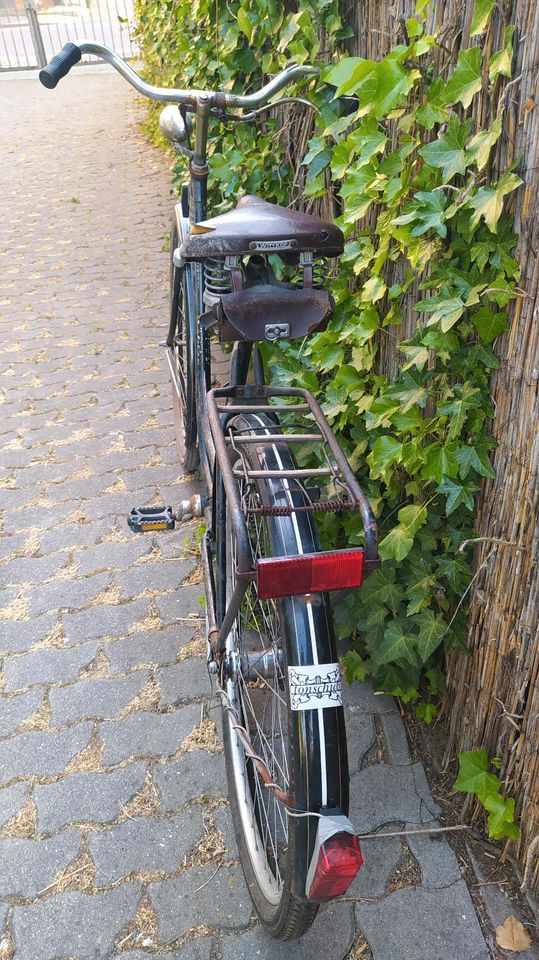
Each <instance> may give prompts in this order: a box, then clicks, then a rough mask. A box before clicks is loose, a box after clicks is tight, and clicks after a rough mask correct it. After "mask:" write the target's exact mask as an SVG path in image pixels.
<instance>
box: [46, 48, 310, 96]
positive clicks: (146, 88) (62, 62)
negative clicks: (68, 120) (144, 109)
mask: <svg viewBox="0 0 539 960" xmlns="http://www.w3.org/2000/svg"><path fill="white" fill-rule="evenodd" d="M83 53H90V54H93V55H94V56H96V57H99V58H100V59H101V60H105V61H106V62H107V63H110V64H111V66H113V67H114V68H115V70H117V71H118V73H120V74H121V75H122V77H124V79H125V80H127V81H128V83H130V84H131V86H132V87H134V88H135V90H138V92H139V93H141V94H142V95H143V96H145V97H148V98H149V99H150V100H159V101H161V102H165V103H182V104H184V106H186V107H189V108H191V109H194V108H195V107H196V104H197V101H198V100H199V99H201V98H202V99H208V100H210V101H211V104H212V106H217V107H221V108H225V107H239V108H245V109H252V108H254V107H259V106H262V105H263V104H265V103H267V102H268V101H269V100H270V99H271V97H272V96H273V95H274V94H275V93H278V92H279V90H282V89H283V87H285V86H287V84H289V83H291V82H292V80H295V79H296V78H297V77H313V76H318V74H319V73H320V71H319V70H318V68H317V67H309V66H301V65H299V64H293V65H291V66H290V67H287V68H286V69H285V70H283V71H281V73H278V74H277V76H276V77H274V78H273V80H270V81H269V83H266V85H265V86H263V87H262V88H261V89H260V90H258V92H257V93H251V94H247V95H245V96H240V95H239V94H235V93H221V92H220V91H216V92H212V91H211V90H177V89H174V88H172V89H170V90H167V89H166V87H154V86H152V84H150V83H146V81H145V80H143V79H142V77H140V76H139V75H138V73H137V72H136V71H135V70H133V67H131V66H130V65H129V64H128V63H126V61H125V60H123V59H122V57H119V56H118V54H117V53H114V51H113V50H110V49H109V48H108V47H105V46H104V45H103V44H101V43H96V42H94V41H93V40H83V41H82V42H81V43H79V44H74V43H66V45H65V47H63V49H62V50H61V51H60V53H57V54H56V56H54V57H53V58H52V60H51V61H50V63H48V64H47V66H46V67H44V68H43V70H40V72H39V79H40V81H41V83H42V84H43V86H44V87H47V88H48V89H49V90H53V89H54V87H55V86H56V85H57V83H58V82H59V80H61V79H62V77H65V76H66V74H68V73H69V71H70V70H71V67H73V66H75V64H76V63H78V62H79V60H80V59H81V57H82V55H83Z"/></svg>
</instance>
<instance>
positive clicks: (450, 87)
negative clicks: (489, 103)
mask: <svg viewBox="0 0 539 960" xmlns="http://www.w3.org/2000/svg"><path fill="white" fill-rule="evenodd" d="M482 66H483V63H482V59H481V51H480V49H479V47H470V49H469V50H461V51H460V53H459V55H458V59H457V66H456V67H455V69H454V71H453V73H452V74H451V76H450V78H449V80H448V81H447V83H446V84H445V89H444V92H443V95H442V98H441V99H442V103H443V104H444V105H445V106H450V105H451V104H454V103H462V106H463V107H464V108H466V107H469V106H470V104H471V102H472V100H473V98H474V96H475V94H476V93H479V91H480V89H481V83H482V81H481V71H482Z"/></svg>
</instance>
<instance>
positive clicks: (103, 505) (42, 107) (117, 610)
mask: <svg viewBox="0 0 539 960" xmlns="http://www.w3.org/2000/svg"><path fill="white" fill-rule="evenodd" d="M1 88H2V89H1V93H2V98H1V99H2V104H3V112H4V120H3V133H4V139H3V145H2V148H1V149H2V151H3V156H2V163H1V166H0V180H1V186H2V195H3V200H4V203H3V208H4V216H3V217H2V220H1V222H0V249H1V253H2V261H3V267H2V272H1V274H0V306H1V315H2V334H3V336H2V346H1V352H2V359H1V369H0V374H1V381H0V382H1V386H2V391H1V400H0V402H1V404H2V406H1V410H2V418H1V422H0V446H1V465H2V469H1V474H0V477H1V479H0V485H1V498H2V505H3V508H4V514H3V536H2V541H1V544H2V565H1V567H0V570H1V579H2V588H1V596H0V628H1V629H0V633H1V643H0V656H2V657H3V673H2V684H3V696H2V698H1V701H0V737H1V738H0V771H1V776H0V784H1V786H0V829H1V833H0V859H1V861H2V864H3V866H2V871H1V876H0V936H2V932H3V939H2V940H1V943H0V957H2V958H4V960H7V958H11V957H15V960H59V958H62V960H65V958H72V960H73V958H75V960H112V958H117V960H120V958H121V960H144V958H146V960H147V958H148V957H150V956H153V955H155V954H159V955H161V954H163V955H165V956H166V957H168V958H170V960H177V958H180V957H181V958H182V960H210V958H211V960H217V958H221V960H242V958H253V957H257V958H262V960H277V958H284V957H286V958H288V960H301V958H309V960H318V958H319V960H342V958H344V957H345V956H346V957H349V958H353V960H359V958H361V960H369V958H370V957H371V956H372V957H373V958H374V960H442V958H443V960H457V958H458V960H487V958H488V956H489V954H488V951H487V949H486V946H485V942H484V940H483V937H482V934H481V930H480V928H479V924H478V922H477V920H476V917H475V913H474V909H473V905H472V902H471V899H470V896H469V893H468V890H467V887H466V885H465V883H464V880H463V879H462V877H461V873H460V870H459V866H458V863H457V860H456V858H455V855H454V854H453V852H452V850H451V848H450V847H449V845H448V844H447V843H446V842H445V840H432V839H427V838H425V837H419V836H409V837H408V842H407V843H406V844H403V843H402V842H401V839H402V838H400V837H392V838H388V839H385V840H378V841H376V840H370V841H367V842H365V843H364V844H363V849H364V853H365V860H366V866H365V867H364V869H363V870H362V872H361V873H360V875H359V877H358V879H357V880H356V881H355V883H354V886H353V888H352V890H351V891H350V896H351V897H355V898H357V899H356V900H352V899H348V900H346V901H344V902H341V903H339V904H336V905H333V906H331V907H329V908H328V909H326V910H324V911H322V912H321V914H320V917H319V919H318V921H317V922H316V924H315V926H314V927H313V929H312V930H311V931H310V932H309V934H308V935H307V936H306V937H305V939H304V940H303V941H301V942H300V943H297V944H290V945H280V944H275V943H273V942H272V941H270V940H269V939H268V937H267V936H266V935H265V934H264V932H263V931H261V929H260V927H259V926H258V925H257V924H256V921H255V920H254V918H253V917H252V911H251V904H250V901H249V897H248V895H247V892H246V888H245V885H244V882H243V878H242V874H241V871H240V868H239V865H238V863H237V860H236V851H235V845H234V840H233V837H232V833H231V825H230V820H229V811H228V807H227V801H226V796H225V795H226V787H225V776H224V768H223V758H222V753H221V748H220V743H219V739H218V737H217V736H216V730H215V725H214V723H213V720H211V719H207V717H206V715H205V714H204V712H203V707H204V703H205V702H207V698H208V693H209V687H208V680H207V675H206V672H205V668H204V659H203V654H204V644H203V642H202V639H201V635H200V627H201V625H202V624H201V620H200V607H199V603H198V597H199V595H200V594H201V592H202V587H201V585H200V583H199V577H198V574H197V571H196V561H195V554H194V551H193V550H192V549H190V548H189V542H188V541H187V544H186V543H185V538H186V536H187V537H188V535H189V534H190V533H192V532H193V531H192V528H191V531H189V529H188V530H187V531H186V532H181V533H180V534H179V535H163V536H162V537H161V538H160V539H159V540H157V539H156V540H155V541H152V539H151V538H149V539H147V538H146V537H139V538H136V537H134V536H133V535H130V534H129V532H128V531H127V528H126V523H125V515H126V513H127V512H128V511H129V509H130V508H131V506H132V505H133V504H134V503H137V504H144V503H151V502H152V501H154V502H159V501H167V502H169V501H171V500H172V501H173V500H175V499H178V498H180V497H181V496H183V495H185V494H187V495H188V494H189V492H190V490H191V489H192V488H191V487H190V485H189V483H188V482H187V481H186V480H185V479H183V478H182V477H180V476H179V470H178V466H177V461H176V454H175V446H174V439H173V430H172V417H171V407H170V393H169V387H168V383H167V376H166V370H165V362H164V358H163V357H162V355H161V353H160V350H159V347H158V345H157V342H158V340H159V339H160V337H162V335H163V331H162V329H160V328H161V326H162V324H163V322H164V319H165V315H166V298H167V293H166V271H167V258H166V255H165V254H164V253H163V237H164V235H165V233H166V231H167V226H168V220H169V210H170V206H171V202H170V199H171V198H170V190H169V175H168V170H167V168H166V164H165V163H164V161H163V157H162V155H161V154H159V153H158V152H157V151H156V150H154V149H153V148H152V147H151V146H149V145H148V144H147V143H146V142H145V140H144V138H143V136H142V135H141V133H140V131H139V126H138V120H139V118H140V114H139V112H138V111H139V108H138V107H137V105H136V102H135V98H134V97H133V96H132V95H131V93H130V91H129V90H128V88H127V87H126V86H125V84H123V83H122V82H121V80H120V79H119V78H117V77H116V76H115V75H112V74H111V73H110V72H108V71H106V70H105V69H103V72H96V71H95V70H94V71H93V72H89V73H86V72H83V71H81V72H79V73H77V71H75V72H74V75H73V76H72V77H70V78H68V79H67V80H66V81H63V82H62V84H60V86H59V88H58V90H57V91H56V92H55V93H49V92H46V91H44V90H43V89H42V88H41V87H40V86H39V85H38V83H37V79H36V78H33V80H29V79H16V80H13V79H8V78H3V79H2V80H1ZM6 200H7V205H6ZM6 211H7V215H6ZM178 584H181V586H179V587H178ZM346 697H347V713H348V728H349V738H350V744H351V762H352V798H353V799H352V815H353V818H354V820H355V822H356V823H357V824H358V826H359V827H360V829H361V832H368V831H372V830H376V829H378V828H380V827H381V826H382V825H384V826H385V827H389V828H390V829H391V828H392V827H393V828H396V829H399V828H402V827H403V826H404V825H405V824H412V825H414V824H425V823H428V822H430V821H432V820H433V819H435V817H436V816H437V813H438V808H437V807H436V805H435V803H434V802H433V800H432V797H431V795H430V793H429V788H428V786H427V782H426V778H425V774H424V771H423V768H422V766H421V764H418V763H412V761H411V759H410V755H409V753H408V747H407V744H406V736H405V733H404V729H403V727H402V724H401V721H400V718H399V715H398V713H397V712H396V711H395V707H394V704H393V702H392V701H391V700H389V699H387V698H384V697H374V696H373V695H372V692H371V691H370V690H369V688H368V687H367V686H364V687H361V688H360V687H359V686H356V687H355V688H354V689H353V690H351V691H347V693H346ZM210 716H211V714H210ZM360 931H362V932H360ZM363 937H365V939H364V938H363ZM371 951H372V953H371Z"/></svg>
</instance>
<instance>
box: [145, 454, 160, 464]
mask: <svg viewBox="0 0 539 960" xmlns="http://www.w3.org/2000/svg"><path fill="white" fill-rule="evenodd" d="M144 466H145V467H163V466H164V463H163V458H162V456H161V454H160V453H154V455H153V456H152V457H150V459H149V460H147V461H146V463H145V464H144Z"/></svg>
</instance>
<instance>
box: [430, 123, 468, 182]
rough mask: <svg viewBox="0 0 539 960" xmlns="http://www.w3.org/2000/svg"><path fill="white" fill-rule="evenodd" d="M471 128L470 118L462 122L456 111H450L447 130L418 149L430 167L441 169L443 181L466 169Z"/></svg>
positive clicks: (449, 179)
mask: <svg viewBox="0 0 539 960" xmlns="http://www.w3.org/2000/svg"><path fill="white" fill-rule="evenodd" d="M471 128H472V121H471V120H466V121H465V122H464V123H463V122H462V120H460V118H459V117H457V115H456V113H451V114H450V116H449V123H448V127H447V131H446V132H445V133H444V134H443V136H441V137H440V136H439V137H438V140H434V141H433V142H432V143H427V145H426V146H425V147H423V148H422V149H421V150H420V151H419V153H420V154H421V156H422V157H423V159H424V160H425V162H426V163H428V164H429V166H430V167H436V168H438V167H439V168H440V169H441V170H442V176H443V178H444V182H445V183H449V182H450V181H451V180H452V179H453V177H454V176H456V175H457V174H458V173H464V172H465V170H466V163H467V159H466V149H465V148H466V142H467V140H468V136H469V133H470V130H471ZM438 195H439V194H438ZM431 196H432V194H431ZM442 196H443V194H442Z"/></svg>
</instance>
